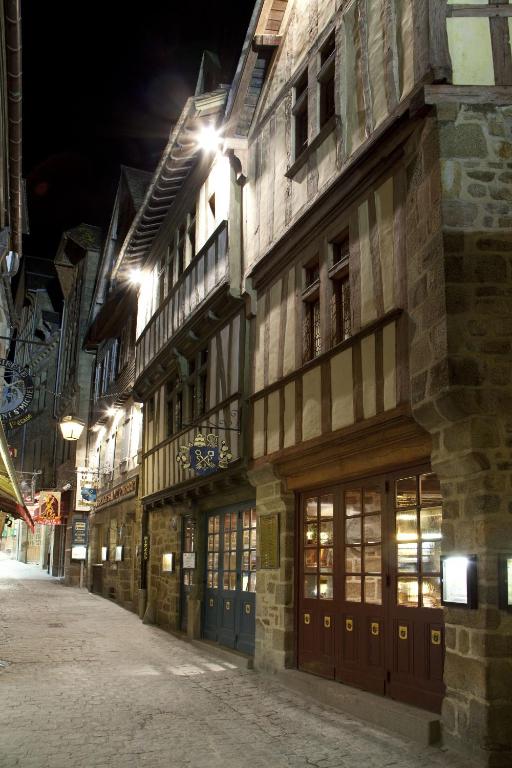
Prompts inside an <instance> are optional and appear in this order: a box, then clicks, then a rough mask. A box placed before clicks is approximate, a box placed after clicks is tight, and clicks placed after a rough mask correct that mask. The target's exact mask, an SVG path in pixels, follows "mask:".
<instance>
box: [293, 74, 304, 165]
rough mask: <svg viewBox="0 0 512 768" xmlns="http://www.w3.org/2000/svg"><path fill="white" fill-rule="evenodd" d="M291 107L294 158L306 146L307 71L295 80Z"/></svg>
mask: <svg viewBox="0 0 512 768" xmlns="http://www.w3.org/2000/svg"><path fill="white" fill-rule="evenodd" d="M293 92H294V99H293V101H294V103H293V108H292V113H293V121H294V132H295V140H294V151H295V158H297V157H299V155H301V154H302V153H303V152H304V150H305V149H306V148H307V146H308V71H307V69H306V70H305V71H304V72H303V73H302V75H301V76H300V78H299V80H298V81H297V83H296V85H295V88H294V89H293Z"/></svg>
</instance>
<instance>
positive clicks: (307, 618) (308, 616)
mask: <svg viewBox="0 0 512 768" xmlns="http://www.w3.org/2000/svg"><path fill="white" fill-rule="evenodd" d="M310 621H311V616H310V614H309V613H305V614H304V624H309V623H310Z"/></svg>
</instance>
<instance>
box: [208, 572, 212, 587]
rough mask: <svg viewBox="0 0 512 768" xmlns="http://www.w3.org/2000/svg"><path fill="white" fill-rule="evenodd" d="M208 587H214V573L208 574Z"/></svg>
mask: <svg viewBox="0 0 512 768" xmlns="http://www.w3.org/2000/svg"><path fill="white" fill-rule="evenodd" d="M208 586H209V587H213V573H209V574H208Z"/></svg>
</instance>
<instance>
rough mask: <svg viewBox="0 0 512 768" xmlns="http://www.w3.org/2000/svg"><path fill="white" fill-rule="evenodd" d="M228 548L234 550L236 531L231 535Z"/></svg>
mask: <svg viewBox="0 0 512 768" xmlns="http://www.w3.org/2000/svg"><path fill="white" fill-rule="evenodd" d="M230 548H231V549H236V531H234V532H233V533H232V534H231V542H230Z"/></svg>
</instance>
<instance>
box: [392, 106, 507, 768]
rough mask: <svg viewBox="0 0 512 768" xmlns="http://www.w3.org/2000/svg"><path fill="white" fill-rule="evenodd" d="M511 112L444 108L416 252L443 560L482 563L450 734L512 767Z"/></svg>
mask: <svg viewBox="0 0 512 768" xmlns="http://www.w3.org/2000/svg"><path fill="white" fill-rule="evenodd" d="M511 136H512V108H510V107H500V106H495V105H466V104H455V103H447V104H443V105H439V106H438V108H437V113H436V114H435V115H431V116H430V117H429V118H428V119H427V120H426V121H425V124H424V126H423V129H422V131H421V135H419V136H418V137H416V140H415V145H414V146H412V145H411V146H410V147H409V152H410V156H409V159H408V166H407V175H408V195H407V250H408V280H409V292H408V293H409V311H410V319H411V358H410V367H411V388H412V406H413V412H414V415H415V418H416V419H417V420H418V421H419V422H420V423H421V424H422V425H423V426H424V427H425V428H426V429H428V430H429V431H430V433H431V435H432V439H433V451H432V467H433V469H434V471H435V472H437V474H438V475H439V477H440V479H441V487H442V493H443V552H444V554H450V553H457V554H476V555H477V556H478V608H477V609H475V610H467V609H463V608H450V609H449V610H445V623H446V662H445V683H446V697H445V701H444V705H443V724H444V736H445V740H446V741H447V742H450V741H454V742H455V743H456V744H457V746H458V747H460V748H468V749H469V750H470V751H471V753H472V754H473V756H477V757H478V758H479V759H480V761H481V762H482V763H483V764H485V765H489V766H493V767H494V768H502V767H503V768H504V766H506V765H510V764H511V763H512V727H511V723H512V659H511V650H512V615H511V614H508V613H506V612H504V611H502V610H500V609H499V605H498V564H497V562H498V555H499V553H500V552H506V551H507V550H508V551H512V471H511V470H512V456H511V450H510V449H511V446H512V343H511V338H512V337H511V332H512V215H511V200H512V186H511V184H510V181H511V180H512V176H511V171H512V143H511V142H510V137H511Z"/></svg>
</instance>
